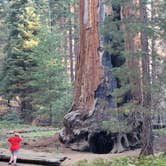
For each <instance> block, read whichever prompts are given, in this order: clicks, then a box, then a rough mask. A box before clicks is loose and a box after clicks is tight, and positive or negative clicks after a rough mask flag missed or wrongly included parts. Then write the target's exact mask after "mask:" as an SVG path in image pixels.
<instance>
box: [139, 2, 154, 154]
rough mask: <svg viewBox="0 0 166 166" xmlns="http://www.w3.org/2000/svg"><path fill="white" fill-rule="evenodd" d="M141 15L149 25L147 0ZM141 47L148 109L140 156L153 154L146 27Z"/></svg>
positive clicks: (144, 99)
mask: <svg viewBox="0 0 166 166" xmlns="http://www.w3.org/2000/svg"><path fill="white" fill-rule="evenodd" d="M140 17H141V21H142V24H143V25H144V26H145V25H147V6H146V0H140ZM141 49H142V52H143V56H142V76H143V78H142V82H143V101H142V105H143V107H144V108H146V110H145V111H144V113H143V118H144V119H143V131H142V147H141V152H140V156H143V155H150V154H153V135H152V121H151V107H150V106H151V95H150V64H149V48H148V36H147V32H146V28H145V29H144V30H143V31H142V32H141Z"/></svg>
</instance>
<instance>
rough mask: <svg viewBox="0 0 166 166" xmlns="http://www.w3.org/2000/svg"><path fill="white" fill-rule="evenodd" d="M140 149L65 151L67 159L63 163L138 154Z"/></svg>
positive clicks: (66, 165) (64, 164)
mask: <svg viewBox="0 0 166 166" xmlns="http://www.w3.org/2000/svg"><path fill="white" fill-rule="evenodd" d="M139 152H140V150H139V149H138V150H132V151H126V152H123V153H118V154H93V153H83V152H70V153H63V155H64V156H66V157H67V159H66V160H65V161H64V162H63V163H62V165H63V166H70V165H72V164H74V163H76V162H78V161H81V160H94V159H96V158H104V159H111V158H116V157H125V156H130V157H132V156H138V155H139Z"/></svg>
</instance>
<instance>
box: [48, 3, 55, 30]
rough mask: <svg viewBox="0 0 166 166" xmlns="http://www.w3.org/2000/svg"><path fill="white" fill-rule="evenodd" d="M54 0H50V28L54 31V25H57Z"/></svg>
mask: <svg viewBox="0 0 166 166" xmlns="http://www.w3.org/2000/svg"><path fill="white" fill-rule="evenodd" d="M54 5H55V1H54V0H49V17H50V18H49V19H50V30H51V31H53V27H54V25H55V13H54Z"/></svg>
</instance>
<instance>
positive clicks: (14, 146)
mask: <svg viewBox="0 0 166 166" xmlns="http://www.w3.org/2000/svg"><path fill="white" fill-rule="evenodd" d="M21 141H22V138H21V136H20V135H19V134H18V133H14V135H13V136H11V137H9V138H8V142H9V143H10V145H11V146H10V151H11V157H10V161H9V165H11V164H12V162H13V164H14V166H17V155H18V152H19V150H20V143H21Z"/></svg>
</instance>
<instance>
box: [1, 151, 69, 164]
mask: <svg viewBox="0 0 166 166" xmlns="http://www.w3.org/2000/svg"><path fill="white" fill-rule="evenodd" d="M2 150H3V149H2ZM22 152H23V153H22V155H21V156H19V157H18V160H17V161H18V163H24V164H36V165H47V166H60V165H61V163H62V162H63V161H64V160H65V159H66V158H67V157H64V156H58V154H57V156H56V154H53V155H52V154H51V155H48V154H47V153H46V154H45V153H39V152H33V151H26V150H23V151H22ZM27 152H28V153H27ZM9 159H10V155H9V154H8V153H6V150H4V151H3V152H2V151H1V152H0V162H8V161H9Z"/></svg>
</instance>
